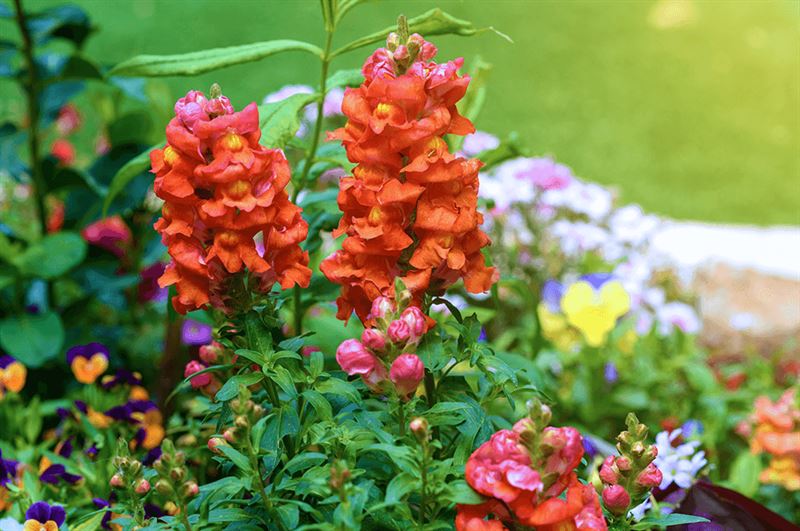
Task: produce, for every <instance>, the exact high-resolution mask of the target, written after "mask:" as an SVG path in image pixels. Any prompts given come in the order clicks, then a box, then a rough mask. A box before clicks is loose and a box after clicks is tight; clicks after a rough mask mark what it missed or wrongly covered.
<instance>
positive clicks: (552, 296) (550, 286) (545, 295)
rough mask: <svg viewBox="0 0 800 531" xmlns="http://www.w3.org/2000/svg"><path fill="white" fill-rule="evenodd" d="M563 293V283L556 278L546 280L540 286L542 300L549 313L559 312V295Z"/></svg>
mask: <svg viewBox="0 0 800 531" xmlns="http://www.w3.org/2000/svg"><path fill="white" fill-rule="evenodd" d="M563 295H564V285H563V284H561V282H558V281H556V280H547V281H545V283H544V286H542V302H544V303H545V305H546V306H547V309H548V310H550V312H551V313H560V312H561V297H562V296H563Z"/></svg>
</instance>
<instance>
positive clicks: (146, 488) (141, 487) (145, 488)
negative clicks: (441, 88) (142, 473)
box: [133, 478, 150, 494]
mask: <svg viewBox="0 0 800 531" xmlns="http://www.w3.org/2000/svg"><path fill="white" fill-rule="evenodd" d="M133 490H134V491H135V492H136V494H147V493H148V492H150V482H149V481H147V480H146V479H144V478H142V479H140V480H139V481H138V482H136V486H135V487H134V489H133Z"/></svg>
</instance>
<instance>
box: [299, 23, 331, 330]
mask: <svg viewBox="0 0 800 531" xmlns="http://www.w3.org/2000/svg"><path fill="white" fill-rule="evenodd" d="M333 32H334V28H333V27H328V25H327V24H326V26H325V50H324V52H323V55H322V66H321V68H320V79H319V100H318V101H317V119H316V123H315V124H314V133H313V135H312V137H311V147H310V148H309V150H308V155H307V156H306V158H305V160H304V161H303V172H302V173H301V174H300V178H299V179H298V180H297V182H296V184H295V187H294V191H293V192H292V203H297V197H298V196H299V195H300V192H302V191H303V189H304V188H305V186H306V179H307V178H308V172H310V171H311V166H312V165H313V164H314V158H315V157H316V156H317V149H318V148H319V137H320V135H322V121H323V119H324V116H323V114H322V110H323V107H324V105H325V92H326V91H327V83H328V68H329V67H330V64H331V45H332V44H333ZM300 295H301V292H300V286H295V287H294V293H293V300H294V333H295V335H298V336H299V335H300V334H302V333H303V307H302V304H301V299H300Z"/></svg>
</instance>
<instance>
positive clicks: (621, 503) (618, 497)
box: [603, 485, 631, 515]
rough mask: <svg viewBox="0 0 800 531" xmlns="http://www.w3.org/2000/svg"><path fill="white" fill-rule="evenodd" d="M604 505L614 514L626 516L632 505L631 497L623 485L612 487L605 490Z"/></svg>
mask: <svg viewBox="0 0 800 531" xmlns="http://www.w3.org/2000/svg"><path fill="white" fill-rule="evenodd" d="M603 504H604V505H605V506H606V509H608V510H609V511H611V512H612V513H613V514H616V515H621V514H625V511H627V510H628V506H629V505H630V504H631V496H630V494H628V491H626V490H625V488H624V487H623V486H622V485H610V486H608V487H606V488H604V489H603Z"/></svg>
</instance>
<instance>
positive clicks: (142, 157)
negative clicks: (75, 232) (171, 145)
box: [103, 144, 163, 216]
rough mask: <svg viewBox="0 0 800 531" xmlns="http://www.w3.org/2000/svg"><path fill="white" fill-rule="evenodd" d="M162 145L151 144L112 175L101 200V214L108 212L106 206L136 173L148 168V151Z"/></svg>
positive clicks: (107, 206) (109, 204) (108, 205)
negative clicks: (103, 198) (104, 195)
mask: <svg viewBox="0 0 800 531" xmlns="http://www.w3.org/2000/svg"><path fill="white" fill-rule="evenodd" d="M162 145H163V144H159V145H156V146H152V147H150V148H148V149H146V150H144V151H143V152H141V153H139V154H138V155H136V156H135V157H133V158H132V159H131V160H129V161H128V162H126V163H125V165H124V166H123V167H122V168H120V169H119V171H118V172H117V173H116V175H114V178H113V179H111V184H109V185H108V192H106V198H105V200H104V201H103V216H105V215H106V214H107V213H108V208H109V207H110V206H111V203H112V202H113V201H114V198H115V197H117V195H119V193H120V192H122V190H124V189H125V187H126V186H127V185H128V183H129V182H131V181H132V180H133V179H134V178H135V177H136V176H137V175H139V174H140V173H142V172H143V171H147V170H148V169H149V168H150V152H151V151H153V150H154V149H160V148H161V147H162Z"/></svg>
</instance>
